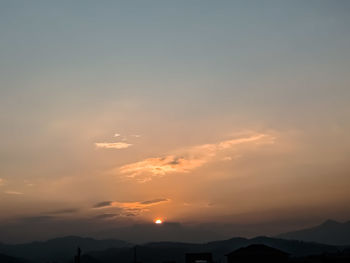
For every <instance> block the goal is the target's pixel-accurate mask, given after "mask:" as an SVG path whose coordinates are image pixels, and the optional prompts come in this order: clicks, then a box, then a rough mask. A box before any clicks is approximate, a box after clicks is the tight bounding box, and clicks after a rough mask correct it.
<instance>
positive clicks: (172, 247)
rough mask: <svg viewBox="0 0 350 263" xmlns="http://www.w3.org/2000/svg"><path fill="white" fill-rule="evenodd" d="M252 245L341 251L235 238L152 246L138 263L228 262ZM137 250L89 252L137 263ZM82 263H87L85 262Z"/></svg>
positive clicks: (296, 251) (298, 251)
mask: <svg viewBox="0 0 350 263" xmlns="http://www.w3.org/2000/svg"><path fill="white" fill-rule="evenodd" d="M252 244H263V245H266V246H269V247H273V248H276V249H280V250H282V251H285V252H287V253H289V254H290V255H291V256H297V257H300V256H306V255H312V254H322V253H335V252H337V251H338V248H337V247H335V246H330V245H323V244H317V243H307V242H300V241H293V240H283V239H277V238H269V237H256V238H252V239H246V238H232V239H228V240H222V241H215V242H208V243H204V244H193V243H178V242H157V243H148V244H144V245H141V246H137V247H136V255H137V261H140V262H149V263H161V262H166V261H168V262H170V261H175V262H178V263H182V262H184V261H185V253H196V252H211V253H213V257H214V261H217V262H219V261H220V262H226V259H225V255H226V254H228V253H230V252H232V251H234V250H236V249H239V248H242V247H246V246H249V245H252ZM134 252H135V251H134V248H131V247H129V248H111V249H107V250H105V251H96V252H89V253H88V255H90V256H91V257H92V258H94V259H96V260H97V261H99V262H105V263H112V262H120V263H123V262H125V263H129V262H132V261H133V260H134ZM82 263H84V262H83V261H82Z"/></svg>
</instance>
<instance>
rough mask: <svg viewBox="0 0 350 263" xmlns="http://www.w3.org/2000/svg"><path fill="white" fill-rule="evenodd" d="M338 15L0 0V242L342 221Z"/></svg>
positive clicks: (345, 156)
mask: <svg viewBox="0 0 350 263" xmlns="http://www.w3.org/2000/svg"><path fill="white" fill-rule="evenodd" d="M349 11H350V2H349V1H343V0H337V1H326V0H321V1H313V0H311V1H298V0H297V1H273V0H268V1H215V2H214V1H206V0H204V1H182V0H180V1H155V0H150V1H98V2H96V1H74V2H72V1H57V2H48V1H39V0H38V1H37V0H34V1H0V21H1V27H0V35H1V41H0V54H1V60H0V68H1V70H0V121H1V127H0V138H1V140H0V211H1V213H0V230H1V231H2V232H3V233H4V235H3V236H2V237H1V238H2V239H4V240H0V241H9V242H17V241H18V242H19V241H24V240H36V239H46V238H49V237H55V236H60V235H62V234H63V233H64V234H67V235H69V234H70V233H72V234H76V233H81V234H84V233H86V234H87V235H93V234H94V233H95V234H96V236H98V235H99V233H100V232H101V231H103V230H106V229H113V228H116V227H126V228H127V227H130V226H132V225H135V224H141V225H143V224H153V222H154V221H155V220H156V219H160V220H162V221H163V222H174V223H178V224H180V225H183V226H191V227H192V228H193V229H198V228H199V227H200V226H203V225H206V226H207V229H208V231H209V230H210V231H212V232H214V233H219V234H220V235H224V234H225V231H224V228H226V232H227V235H231V234H235V233H237V235H238V234H240V235H244V234H245V235H247V236H255V235H260V234H265V235H274V234H278V233H280V232H285V231H289V230H296V229H300V228H304V227H310V226H313V225H317V224H320V223H322V222H323V221H325V220H327V219H334V220H338V221H348V220H350V210H349V202H350V192H349V189H350V176H349V172H350V166H349V156H350V155H349V154H350V138H349V134H350V121H349V120H350V103H349V102H350V87H349V84H350V52H349V47H350V16H349ZM154 227H155V226H154ZM219 234H215V235H219ZM208 235H209V234H208ZM215 235H214V234H213V237H214V236H215ZM116 238H118V237H116Z"/></svg>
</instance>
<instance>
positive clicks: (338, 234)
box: [277, 219, 350, 246]
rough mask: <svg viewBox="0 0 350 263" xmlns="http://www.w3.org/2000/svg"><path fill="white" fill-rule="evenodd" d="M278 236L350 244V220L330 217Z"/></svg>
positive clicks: (332, 243) (339, 244)
mask: <svg viewBox="0 0 350 263" xmlns="http://www.w3.org/2000/svg"><path fill="white" fill-rule="evenodd" d="M277 237H279V238H283V239H294V240H303V241H309V242H318V243H323V244H330V245H338V246H341V245H343V246H345V245H350V221H347V222H344V223H341V222H337V221H335V220H331V219H328V220H326V221H325V222H323V223H322V224H320V225H318V226H315V227H311V228H306V229H302V230H298V231H292V232H287V233H282V234H279V235H278V236H277Z"/></svg>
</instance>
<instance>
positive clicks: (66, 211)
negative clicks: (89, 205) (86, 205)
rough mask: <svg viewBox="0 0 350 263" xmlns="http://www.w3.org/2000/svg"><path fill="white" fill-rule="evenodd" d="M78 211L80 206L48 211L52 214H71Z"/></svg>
mask: <svg viewBox="0 0 350 263" xmlns="http://www.w3.org/2000/svg"><path fill="white" fill-rule="evenodd" d="M78 211H79V209H78V208H66V209H61V210H55V211H51V212H48V214H51V215H58V214H71V213H76V212H78Z"/></svg>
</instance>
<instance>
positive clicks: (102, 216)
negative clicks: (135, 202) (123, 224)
mask: <svg viewBox="0 0 350 263" xmlns="http://www.w3.org/2000/svg"><path fill="white" fill-rule="evenodd" d="M117 216H119V214H101V215H97V216H96V218H99V219H108V218H113V217H117Z"/></svg>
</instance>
